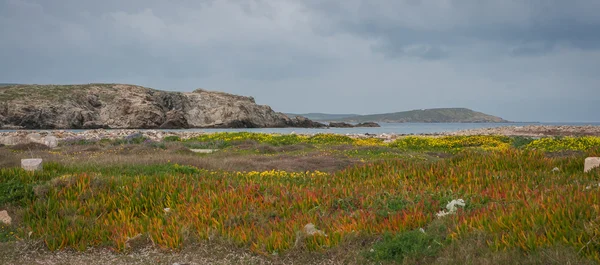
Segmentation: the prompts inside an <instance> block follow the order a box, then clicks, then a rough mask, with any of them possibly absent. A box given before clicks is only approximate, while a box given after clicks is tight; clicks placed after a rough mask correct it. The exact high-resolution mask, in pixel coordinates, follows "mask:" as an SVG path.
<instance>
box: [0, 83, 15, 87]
mask: <svg viewBox="0 0 600 265" xmlns="http://www.w3.org/2000/svg"><path fill="white" fill-rule="evenodd" d="M15 85H18V84H11V83H0V87H2V86H15Z"/></svg>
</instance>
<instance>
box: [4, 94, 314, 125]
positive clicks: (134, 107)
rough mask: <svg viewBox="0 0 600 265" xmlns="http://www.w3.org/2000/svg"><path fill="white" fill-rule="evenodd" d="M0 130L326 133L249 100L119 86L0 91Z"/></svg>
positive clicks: (301, 119) (241, 97)
mask: <svg viewBox="0 0 600 265" xmlns="http://www.w3.org/2000/svg"><path fill="white" fill-rule="evenodd" d="M0 102H1V103H0V127H1V128H11V129H100V128H139V129H150V128H163V129H175V128H264V127H311V128H313V127H324V126H325V125H323V124H321V123H317V122H314V121H311V120H308V119H306V118H303V117H294V118H290V117H288V116H286V115H284V114H282V113H278V112H275V111H273V110H272V109H271V108H270V107H269V106H266V105H258V104H256V102H255V101H254V98H252V97H244V96H237V95H232V94H227V93H222V92H212V91H206V90H202V89H198V90H196V91H194V92H186V93H183V92H168V91H160V90H155V89H151V88H146V87H141V86H134V85H122V84H88V85H70V86H54V85H17V86H10V87H0Z"/></svg>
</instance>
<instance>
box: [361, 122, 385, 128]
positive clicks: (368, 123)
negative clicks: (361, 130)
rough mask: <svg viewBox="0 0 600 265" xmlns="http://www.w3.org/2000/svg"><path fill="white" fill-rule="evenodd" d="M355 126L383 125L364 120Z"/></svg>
mask: <svg viewBox="0 0 600 265" xmlns="http://www.w3.org/2000/svg"><path fill="white" fill-rule="evenodd" d="M354 127H381V125H379V124H378V123H376V122H362V123H359V124H356V125H354Z"/></svg>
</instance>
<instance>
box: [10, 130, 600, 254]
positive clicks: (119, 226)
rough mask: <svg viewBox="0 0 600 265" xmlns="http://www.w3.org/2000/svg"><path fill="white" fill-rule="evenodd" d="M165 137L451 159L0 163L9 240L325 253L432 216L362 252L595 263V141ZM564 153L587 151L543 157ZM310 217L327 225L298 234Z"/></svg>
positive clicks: (599, 198) (599, 228)
mask: <svg viewBox="0 0 600 265" xmlns="http://www.w3.org/2000/svg"><path fill="white" fill-rule="evenodd" d="M170 140H172V141H197V142H214V141H220V142H221V143H225V144H224V146H226V145H227V143H232V142H234V141H246V140H254V141H257V142H261V143H268V144H272V145H275V146H277V145H289V144H298V143H311V144H315V145H325V146H327V145H340V144H344V145H356V146H387V147H392V148H398V149H401V150H411V151H446V152H450V153H453V154H454V155H453V156H452V157H451V158H448V159H443V160H436V161H420V160H403V159H386V160H382V161H377V162H372V163H367V164H361V165H356V166H353V167H350V168H347V169H345V170H342V171H338V172H335V173H324V172H319V171H313V172H286V171H275V170H273V171H264V172H256V171H249V172H227V171H214V170H213V171H209V170H204V169H200V168H196V167H192V166H186V165H178V164H173V163H169V164H166V165H157V166H155V167H140V168H133V169H132V170H131V171H129V172H128V173H127V174H120V173H119V172H118V171H115V170H109V169H102V168H90V169H87V170H81V169H77V170H75V169H70V168H66V167H63V166H61V165H58V164H49V165H47V166H46V168H45V170H44V171H43V172H36V173H28V172H24V171H21V170H20V169H0V183H2V185H4V187H5V188H7V187H8V184H7V183H11V184H10V185H11V186H10V187H13V186H14V187H17V186H18V187H20V188H12V189H8V188H7V189H8V190H10V194H12V196H13V197H14V198H13V197H11V198H12V199H10V200H7V201H12V202H13V203H14V204H18V205H21V206H22V207H23V209H24V211H23V212H24V214H23V217H22V218H23V221H22V224H21V225H20V226H19V227H18V228H11V229H12V230H11V234H10V235H11V236H13V235H14V237H16V238H32V239H39V240H41V241H43V242H44V243H45V245H46V246H47V247H48V248H49V249H51V250H59V249H64V248H74V249H77V250H81V251H84V250H86V249H87V248H88V247H92V246H100V247H108V248H111V249H113V250H115V251H117V252H123V251H128V250H129V248H130V246H129V244H130V241H131V240H132V238H139V237H144V238H147V239H148V240H149V241H150V242H152V243H153V244H154V245H155V246H157V247H160V248H163V249H175V250H177V249H180V248H181V247H182V246H183V245H184V244H186V241H187V240H190V238H194V239H200V240H209V239H215V238H219V239H222V240H225V241H227V242H230V243H232V244H235V245H237V246H239V247H241V248H247V249H250V250H251V251H253V252H255V253H260V254H264V255H277V254H280V253H284V252H286V251H292V250H293V249H296V248H299V247H302V248H305V249H308V250H310V251H326V250H328V249H331V248H335V247H336V246H338V245H340V244H341V243H342V242H344V240H347V239H351V238H355V237H358V236H372V237H381V238H382V239H381V241H382V242H385V241H386V240H387V239H389V240H392V238H393V236H394V235H396V236H398V235H412V236H416V237H420V236H421V235H422V236H426V235H427V234H428V233H429V229H430V228H429V227H430V225H431V224H432V223H434V222H440V221H441V220H443V221H444V222H445V224H446V225H445V226H444V227H443V229H442V230H443V233H442V234H443V236H442V237H441V238H436V239H435V240H433V239H432V240H433V241H431V242H435V243H431V242H430V243H427V244H426V245H425V247H424V248H423V250H422V251H421V250H417V251H416V252H414V251H412V252H410V251H409V252H410V253H409V252H407V251H405V250H406V249H405V250H402V249H395V250H390V247H389V246H384V245H374V246H372V248H371V247H369V248H370V251H367V252H366V254H365V256H367V257H369V258H372V259H378V258H384V257H387V256H390V251H392V252H393V254H392V259H396V260H400V261H401V260H402V259H403V258H406V257H407V256H410V255H417V254H419V253H421V254H422V255H425V256H435V255H436V253H437V252H435V251H433V249H437V248H440V249H443V248H444V247H447V246H449V245H451V244H453V243H455V242H459V241H461V240H466V239H467V238H469V237H471V236H472V235H474V234H483V235H485V240H486V241H485V242H486V245H487V247H488V248H489V249H490V251H504V250H518V251H521V252H523V253H535V252H536V251H537V250H539V249H542V248H547V247H553V246H566V247H569V248H572V249H573V250H574V252H576V253H577V255H578V256H580V257H584V258H587V259H590V260H593V261H595V262H600V254H599V253H600V171H598V170H597V171H593V172H591V173H587V174H584V173H583V158H585V156H588V155H589V156H594V155H595V156H598V155H600V151H599V150H600V149H599V147H600V139H599V138H595V137H582V138H568V137H565V138H542V139H529V140H528V141H526V143H522V141H521V140H522V139H521V140H519V141H520V142H521V144H515V141H516V140H515V139H513V138H508V137H497V136H464V137H463V136H455V137H437V138H434V137H405V138H401V139H398V140H396V141H394V142H391V143H384V142H383V141H381V140H379V139H353V138H350V137H346V136H339V135H335V136H334V135H317V136H312V137H308V136H298V135H281V136H278V135H263V134H250V133H233V134H232V133H229V134H228V133H221V134H210V135H205V136H202V137H201V138H197V139H186V140H182V139H170ZM565 150H578V151H582V152H583V153H582V154H581V155H578V156H568V157H560V156H559V157H552V156H547V155H546V154H547V152H557V151H565ZM19 185H21V186H19ZM7 194H8V193H7ZM15 198H16V199H15ZM7 201H5V202H4V203H6V202H7ZM1 204H2V201H0V205H1ZM307 224H314V225H315V227H316V229H318V230H320V231H322V233H315V234H313V235H306V234H305V233H304V232H303V229H304V227H305V225H307ZM13 233H14V234H13ZM401 238H402V237H401ZM406 238H411V237H408V236H407V237H406ZM423 240H425V239H423ZM419 242H421V241H419ZM427 242H429V241H427ZM432 245H435V247H434V248H432ZM399 248H402V247H399ZM419 251H421V252H419ZM432 251H433V252H432ZM411 253H412V254H411ZM415 253H417V254H415Z"/></svg>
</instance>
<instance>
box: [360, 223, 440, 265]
mask: <svg viewBox="0 0 600 265" xmlns="http://www.w3.org/2000/svg"><path fill="white" fill-rule="evenodd" d="M441 240H442V238H439V237H438V236H436V235H434V234H430V233H427V232H424V230H423V231H421V230H419V229H417V230H412V231H407V232H403V233H400V234H397V235H392V234H390V233H387V234H385V235H384V236H383V240H381V241H379V242H377V243H376V244H375V245H374V246H373V248H371V249H370V250H369V251H367V252H366V253H365V256H366V257H367V258H368V259H371V260H374V261H395V262H398V263H404V262H405V261H406V260H407V259H410V260H419V259H423V258H427V257H435V256H436V255H437V253H438V252H439V251H440V250H441V249H442V243H441V242H440V241H441Z"/></svg>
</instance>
